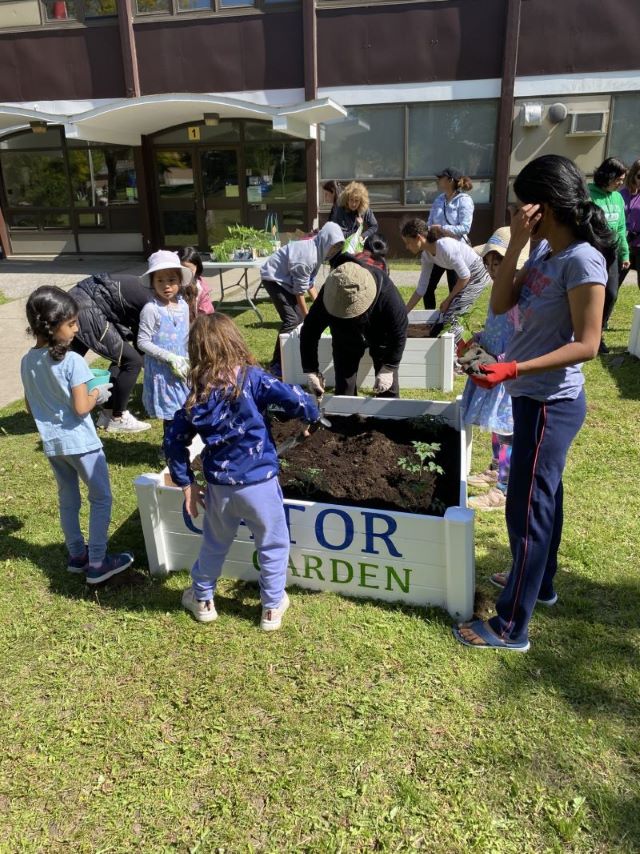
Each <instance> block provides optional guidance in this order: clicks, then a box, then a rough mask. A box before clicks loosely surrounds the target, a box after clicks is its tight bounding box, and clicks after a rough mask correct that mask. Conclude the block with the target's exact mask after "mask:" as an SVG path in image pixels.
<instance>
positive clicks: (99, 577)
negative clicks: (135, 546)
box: [87, 552, 133, 584]
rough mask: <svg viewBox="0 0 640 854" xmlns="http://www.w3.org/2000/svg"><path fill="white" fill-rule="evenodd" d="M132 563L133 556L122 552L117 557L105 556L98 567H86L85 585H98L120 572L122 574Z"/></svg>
mask: <svg viewBox="0 0 640 854" xmlns="http://www.w3.org/2000/svg"><path fill="white" fill-rule="evenodd" d="M132 563H133V555H132V554H129V552H122V553H121V554H117V555H106V557H105V559H104V560H103V561H102V563H101V564H100V566H91V564H89V566H88V567H87V584H100V582H101V581H106V580H107V579H108V578H112V577H113V576H114V575H118V573H120V572H124V571H125V569H128V568H129V567H130V566H131V564H132Z"/></svg>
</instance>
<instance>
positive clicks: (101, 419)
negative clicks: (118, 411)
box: [96, 409, 113, 430]
mask: <svg viewBox="0 0 640 854" xmlns="http://www.w3.org/2000/svg"><path fill="white" fill-rule="evenodd" d="M112 417H113V415H112V412H111V410H110V409H101V410H100V412H99V414H98V420H97V421H96V427H97V428H98V430H105V429H106V428H107V427H108V426H109V422H110V421H111V419H112Z"/></svg>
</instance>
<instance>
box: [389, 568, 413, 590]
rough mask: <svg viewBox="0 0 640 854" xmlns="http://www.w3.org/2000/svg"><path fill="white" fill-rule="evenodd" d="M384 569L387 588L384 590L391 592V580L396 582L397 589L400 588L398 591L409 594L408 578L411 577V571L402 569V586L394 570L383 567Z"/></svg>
mask: <svg viewBox="0 0 640 854" xmlns="http://www.w3.org/2000/svg"><path fill="white" fill-rule="evenodd" d="M385 569H386V570H387V586H386V587H385V590H393V587H392V586H391V579H392V578H393V579H394V581H395V582H396V584H397V585H398V587H399V588H400V590H402V592H403V593H408V592H409V576H410V575H411V573H412V572H413V570H412V569H407V568H406V567H404V568H403V570H402V571H403V572H404V584H403V583H402V581H401V580H400V576H399V575H398V573H397V572H396V571H395V569H394V568H393V567H392V566H385Z"/></svg>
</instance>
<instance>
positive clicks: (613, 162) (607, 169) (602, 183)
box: [593, 157, 627, 190]
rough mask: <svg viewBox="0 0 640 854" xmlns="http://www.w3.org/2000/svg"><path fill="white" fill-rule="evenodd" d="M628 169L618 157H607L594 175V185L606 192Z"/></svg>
mask: <svg viewBox="0 0 640 854" xmlns="http://www.w3.org/2000/svg"><path fill="white" fill-rule="evenodd" d="M626 171H627V167H626V166H625V165H624V163H623V162H622V160H618V158H617V157H607V159H606V160H603V161H602V163H601V164H600V165H599V166H598V168H597V169H596V171H595V172H594V173H593V183H594V184H595V185H596V187H599V188H600V189H601V190H606V189H607V187H608V186H609V184H610V183H611V182H612V181H615V180H616V178H619V177H620V176H621V175H624V174H625V172H626Z"/></svg>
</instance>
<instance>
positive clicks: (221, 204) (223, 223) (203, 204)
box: [198, 147, 246, 250]
mask: <svg viewBox="0 0 640 854" xmlns="http://www.w3.org/2000/svg"><path fill="white" fill-rule="evenodd" d="M198 158H199V166H200V177H201V186H202V194H201V198H200V204H199V209H200V223H199V225H200V246H201V248H202V249H205V250H210V248H211V245H212V244H213V243H219V242H220V241H221V240H224V239H225V238H226V237H228V236H229V233H228V231H227V228H228V226H231V225H235V224H236V223H239V224H242V223H244V222H245V209H246V194H245V190H244V186H241V184H240V182H239V180H238V176H239V165H238V149H237V147H228V148H221V147H216V148H204V147H203V148H200V149H199V150H198Z"/></svg>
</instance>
